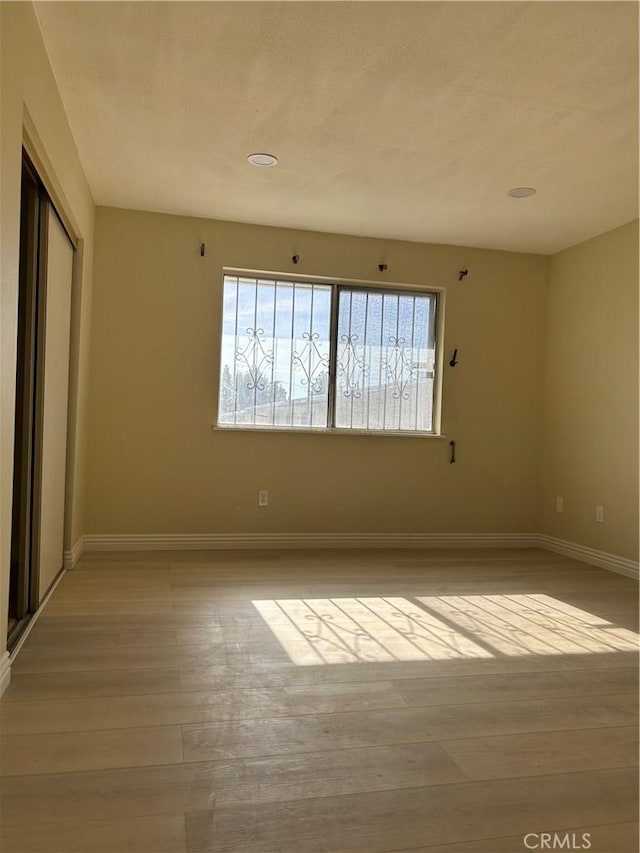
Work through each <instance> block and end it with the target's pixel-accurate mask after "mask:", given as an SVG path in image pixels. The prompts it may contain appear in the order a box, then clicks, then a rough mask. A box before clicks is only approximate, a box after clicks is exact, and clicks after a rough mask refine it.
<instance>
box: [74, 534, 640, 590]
mask: <svg viewBox="0 0 640 853" xmlns="http://www.w3.org/2000/svg"><path fill="white" fill-rule="evenodd" d="M271 548H288V549H290V548H299V549H301V550H303V549H307V548H544V549H545V550H547V551H554V552H555V553H557V554H562V555H563V556H565V557H570V558H572V559H574V560H580V561H581V562H583V563H588V564H589V565H592V566H598V567H599V568H601V569H607V570H608V571H611V572H617V573H618V574H622V575H627V577H631V578H636V579H637V578H638V575H639V572H638V563H637V562H635V561H634V560H629V559H627V558H626V557H618V556H617V555H616V554H609V553H607V552H606V551H598V550H596V549H595V548H588V547H586V546H585V545H578V544H577V543H575V542H567V541H565V540H564V539H555V538H554V537H552V536H546V535H544V534H537V533H202V534H197V533H167V534H162V533H159V534H154V533H130V534H104V535H100V534H88V535H86V536H83V537H81V538H80V539H79V540H78V542H76V544H75V545H74V547H73V550H72V551H69V552H66V553H65V567H67V559H66V558H67V554H68V555H69V564H70V565H72V566H74V565H75V564H76V563H77V561H78V559H79V558H80V555H81V554H82V553H83V552H84V551H220V550H237V549H256V550H268V549H271Z"/></svg>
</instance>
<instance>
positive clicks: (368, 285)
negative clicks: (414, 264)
mask: <svg viewBox="0 0 640 853" xmlns="http://www.w3.org/2000/svg"><path fill="white" fill-rule="evenodd" d="M225 276H234V277H242V276H246V277H247V278H263V279H266V280H278V281H288V282H292V283H293V282H300V283H309V284H320V285H331V286H332V287H333V293H332V299H331V302H332V324H331V333H330V334H331V336H332V340H333V339H334V335H335V328H334V324H335V321H336V319H337V305H338V297H339V291H340V287H341V286H345V287H348V288H362V289H363V290H368V291H372V292H383V291H389V292H392V293H393V292H395V293H414V294H423V295H431V296H435V297H436V318H435V362H434V378H433V404H432V405H433V409H432V429H431V430H430V431H425V430H389V429H385V430H381V429H362V428H356V427H353V428H352V427H346V428H344V427H334V426H326V427H317V426H302V425H294V426H286V425H275V426H274V425H269V426H261V425H255V424H246V423H243V424H234V423H221V422H220V394H221V361H222V329H223V323H224V278H225ZM445 297H446V289H445V288H444V287H433V286H428V287H427V286H426V285H425V286H423V285H417V284H406V283H398V282H389V283H387V282H379V281H367V280H363V279H350V278H339V277H335V276H333V277H329V276H317V275H316V276H312V275H304V274H303V275H299V274H296V273H284V272H277V271H274V270H252V269H247V268H244V267H223V268H222V272H221V278H220V322H219V328H218V344H219V345H218V363H217V371H216V383H215V392H216V421H215V423H214V424H213V426H212V428H213V429H214V430H220V431H223V432H251V433H257V432H262V433H303V434H305V435H309V434H314V435H360V436H362V435H366V436H387V437H403V438H446V436H445V434H444V433H443V432H442V378H443V365H444V355H443V350H444V323H445V301H446V300H445ZM332 367H334V365H332ZM335 381H336V377H335V375H332V374H331V372H330V376H329V383H330V385H329V411H330V413H331V411H332V409H333V407H334V406H335V403H334V401H333V400H332V397H333V396H334V394H335ZM330 416H331V414H330Z"/></svg>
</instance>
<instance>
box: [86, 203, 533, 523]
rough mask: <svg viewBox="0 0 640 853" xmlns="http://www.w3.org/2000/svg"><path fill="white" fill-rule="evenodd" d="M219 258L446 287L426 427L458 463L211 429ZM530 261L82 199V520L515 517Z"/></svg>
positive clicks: (443, 456)
mask: <svg viewBox="0 0 640 853" xmlns="http://www.w3.org/2000/svg"><path fill="white" fill-rule="evenodd" d="M201 241H204V242H205V243H206V246H207V253H206V257H205V258H201V257H200V254H199V246H200V242H201ZM294 253H297V254H300V255H301V258H302V260H301V263H300V265H299V267H297V268H296V267H293V265H292V264H291V256H292V255H293V254H294ZM381 260H384V261H385V262H386V263H387V264H388V267H389V269H388V272H387V273H385V274H384V276H381V275H380V274H379V272H378V269H377V264H378V263H379V262H380V261H381ZM223 265H226V266H237V267H244V268H250V269H263V270H279V271H285V272H292V271H294V270H296V269H297V270H298V271H299V272H301V273H307V274H316V275H324V276H332V275H335V276H339V277H344V278H356V279H369V280H373V281H378V280H380V279H381V278H384V279H385V280H387V281H395V282H405V283H411V284H422V285H426V286H437V287H440V286H445V287H446V288H447V297H446V300H447V307H446V312H447V314H446V341H445V352H446V353H447V354H449V353H450V351H451V349H452V348H453V347H458V348H459V351H460V355H459V357H460V364H459V366H458V367H456V368H455V369H451V368H449V367H447V368H446V373H445V378H444V409H443V428H444V431H445V432H446V433H447V436H448V437H450V438H453V439H455V440H456V441H457V445H458V448H457V452H458V462H457V463H456V464H455V465H449V462H448V458H449V447H448V444H447V441H446V440H444V439H433V438H425V439H420V438H405V437H399V438H398V437H374V436H344V435H304V434H255V433H250V432H224V433H222V432H219V431H218V432H213V431H212V430H211V424H212V423H213V421H214V420H215V414H216V405H217V398H216V397H217V382H218V369H219V323H220V307H221V270H222V267H223ZM463 267H469V269H470V274H469V277H468V278H467V279H466V280H465V281H464V283H462V284H460V283H458V280H457V271H458V270H459V269H461V268H463ZM547 267H548V259H547V258H546V257H542V256H536V255H524V254H512V253H507V252H496V251H487V250H479V249H468V248H459V247H453V246H429V245H423V244H417V243H403V242H393V241H381V240H374V239H366V238H355V237H343V236H336V235H329V234H318V233H311V232H302V231H290V230H284V229H277V228H266V227H258V226H250V225H239V224H232V223H224V222H214V221H207V220H198V219H190V218H186V217H177V216H165V215H160V214H151V213H141V212H134V211H124V210H116V209H112V208H98V209H97V212H96V254H95V268H94V282H95V285H94V305H93V319H92V357H91V397H90V419H89V420H90V426H89V444H88V462H87V466H88V467H87V492H86V527H85V532H86V533H89V534H127V533H149V534H153V533H218V532H220V533H239V532H240V533H241V532H248V533H262V532H276V533H279V532H300V533H307V532H335V533H340V532H355V533H363V532H399V533H404V532H438V533H440V532H465V533H475V532H530V531H532V530H533V528H534V524H535V514H536V491H537V474H538V445H537V438H538V432H539V412H540V406H541V400H542V364H543V353H542V345H543V323H544V309H545V290H546V276H547ZM447 360H448V359H447ZM261 488H266V489H269V491H270V505H269V507H268V508H266V509H260V508H258V507H257V492H258V489H261Z"/></svg>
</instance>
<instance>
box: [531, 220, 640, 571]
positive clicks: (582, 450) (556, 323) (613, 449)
mask: <svg viewBox="0 0 640 853" xmlns="http://www.w3.org/2000/svg"><path fill="white" fill-rule="evenodd" d="M540 484H541V495H540V520H539V527H540V531H541V532H542V533H546V534H547V535H550V536H554V537H557V538H559V539H565V540H568V541H570V542H577V543H579V544H580V545H586V546H587V547H591V548H596V549H598V550H602V551H607V552H609V553H613V554H617V555H618V556H621V557H626V558H629V559H637V558H638V222H637V221H636V222H632V223H630V224H628V225H624V226H623V227H622V228H617V229H616V230H615V231H610V232H608V233H607V234H602V235H600V236H599V237H595V238H594V239H593V240H588V241H587V242H586V243H581V244H580V245H578V246H573V247H572V248H570V249H567V250H565V251H564V252H560V253H559V254H557V255H554V256H553V257H552V258H551V267H550V276H549V298H548V308H547V349H546V367H545V403H544V424H543V432H542V458H541V479H540ZM556 496H562V497H563V498H564V512H562V513H557V512H556V511H555V499H556ZM597 505H602V506H604V507H605V522H604V524H600V523H598V522H596V518H595V513H596V506H597Z"/></svg>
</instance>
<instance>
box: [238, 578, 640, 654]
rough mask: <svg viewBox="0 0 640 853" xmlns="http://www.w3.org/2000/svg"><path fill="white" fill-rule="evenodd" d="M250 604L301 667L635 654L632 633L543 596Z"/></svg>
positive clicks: (323, 599) (354, 599)
mask: <svg viewBox="0 0 640 853" xmlns="http://www.w3.org/2000/svg"><path fill="white" fill-rule="evenodd" d="M253 605H254V607H255V608H256V610H257V611H258V612H259V613H260V615H261V616H262V618H263V619H264V621H265V622H266V623H267V625H268V626H269V628H270V629H271V631H272V633H273V634H274V636H275V637H276V638H277V639H278V641H279V642H280V644H281V645H282V647H283V649H284V650H285V651H286V653H287V654H288V656H289V658H290V659H291V661H292V662H293V663H295V664H297V665H299V666H313V665H318V664H331V663H375V662H383V663H384V662H391V661H418V660H423V661H428V660H452V659H461V658H466V659H469V658H492V657H496V656H498V655H508V656H517V655H558V654H594V653H602V652H615V651H635V650H636V649H637V648H638V635H637V634H635V633H634V632H633V631H629V630H628V629H626V628H620V627H618V626H616V625H613V624H612V623H610V622H607V621H606V620H605V619H601V618H600V617H597V616H594V615H593V614H591V613H588V612H587V611H585V610H579V609H578V608H576V607H572V606H571V605H569V604H566V603H565V602H563V601H560V600H558V599H556V598H553V597H551V596H548V595H536V594H531V595H462V596H455V595H449V596H417V597H416V598H415V599H409V598H402V597H395V596H394V597H384V598H371V597H367V598H306V599H300V598H294V599H273V600H264V601H254V602H253Z"/></svg>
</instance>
